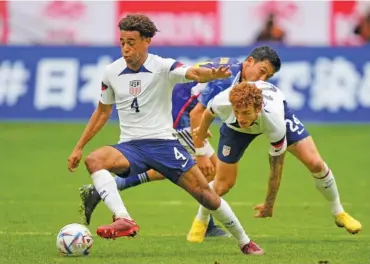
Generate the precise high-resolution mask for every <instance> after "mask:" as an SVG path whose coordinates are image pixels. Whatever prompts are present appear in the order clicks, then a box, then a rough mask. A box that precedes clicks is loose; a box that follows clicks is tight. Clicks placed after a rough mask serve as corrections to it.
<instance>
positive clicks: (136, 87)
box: [129, 80, 141, 96]
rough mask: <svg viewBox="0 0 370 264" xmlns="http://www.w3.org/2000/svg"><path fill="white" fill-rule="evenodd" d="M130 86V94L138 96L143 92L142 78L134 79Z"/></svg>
mask: <svg viewBox="0 0 370 264" xmlns="http://www.w3.org/2000/svg"><path fill="white" fill-rule="evenodd" d="M129 87H130V90H129V91H130V94H132V95H133V96H137V95H139V94H140V92H141V81H140V80H133V81H130V82H129Z"/></svg>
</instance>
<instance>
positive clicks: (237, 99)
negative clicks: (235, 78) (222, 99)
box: [229, 82, 263, 109]
mask: <svg viewBox="0 0 370 264" xmlns="http://www.w3.org/2000/svg"><path fill="white" fill-rule="evenodd" d="M229 101H230V103H231V105H232V106H233V107H236V108H244V107H248V106H250V105H251V104H253V105H254V108H255V109H258V108H261V107H262V102H263V96H262V90H261V89H258V88H257V86H256V85H255V84H254V83H250V82H241V83H239V84H236V85H234V86H233V88H232V89H231V91H230V94H229Z"/></svg>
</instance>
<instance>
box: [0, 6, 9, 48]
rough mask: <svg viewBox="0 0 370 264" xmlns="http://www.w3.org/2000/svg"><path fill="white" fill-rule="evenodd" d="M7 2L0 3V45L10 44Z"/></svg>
mask: <svg viewBox="0 0 370 264" xmlns="http://www.w3.org/2000/svg"><path fill="white" fill-rule="evenodd" d="M8 19H9V18H8V6H7V1H1V2H0V43H1V44H6V43H7V42H8V34H9V21H8Z"/></svg>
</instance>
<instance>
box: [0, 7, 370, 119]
mask: <svg viewBox="0 0 370 264" xmlns="http://www.w3.org/2000/svg"><path fill="white" fill-rule="evenodd" d="M132 12H140V13H145V14H147V15H149V16H150V17H151V18H152V19H153V20H154V22H155V23H156V24H157V27H158V28H159V29H160V30H161V32H159V33H158V35H157V36H156V37H155V38H154V39H153V44H154V45H153V47H152V48H151V52H153V53H157V54H160V55H161V56H164V57H174V58H177V59H179V60H180V61H182V62H183V63H189V64H192V63H194V62H197V61H198V62H199V61H202V60H205V59H208V58H211V57H216V56H225V57H226V56H232V57H238V58H240V59H244V58H245V57H246V56H247V55H248V53H249V52H250V51H251V49H252V48H253V47H255V46H257V45H259V44H262V43H263V44H265V43H267V44H269V45H272V46H274V47H275V48H276V49H277V51H278V52H279V54H280V56H281V58H282V61H283V66H282V69H281V72H280V73H278V74H277V75H276V76H275V77H274V79H273V82H274V83H276V84H277V85H278V87H280V88H281V89H282V90H283V91H284V93H285V94H286V96H287V98H288V101H289V103H290V105H291V107H292V108H293V109H294V110H296V111H297V112H298V114H299V116H300V117H301V119H302V120H303V121H312V122H370V46H369V45H368V43H369V41H370V3H369V2H368V1H341V2H338V1H330V0H328V1H312V2H311V1H286V2H283V1H279V2H277V1H221V0H219V1H206V2H202V1H191V2H184V1H165V2H160V1H148V2H143V1H136V2H127V1H121V2H119V1H2V2H0V41H1V44H2V45H1V47H0V119H1V120H8V119H11V120H14V119H16V120H17V119H20V120H28V119H32V120H35V119H36V120H39V119H40V120H54V121H57V120H60V119H68V120H71V119H77V120H81V119H87V118H88V117H89V115H90V113H91V111H92V110H93V108H94V107H95V105H96V103H97V101H98V98H99V96H100V92H99V86H100V79H101V74H102V69H104V66H105V65H107V64H108V63H110V62H112V61H114V60H115V59H117V58H118V57H119V56H120V50H119V48H118V40H119V38H118V28H117V23H118V21H119V19H120V18H122V17H123V16H124V15H126V14H127V13H132Z"/></svg>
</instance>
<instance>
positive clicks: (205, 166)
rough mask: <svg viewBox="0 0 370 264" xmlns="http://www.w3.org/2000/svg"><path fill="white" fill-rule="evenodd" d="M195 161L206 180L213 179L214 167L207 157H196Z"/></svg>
mask: <svg viewBox="0 0 370 264" xmlns="http://www.w3.org/2000/svg"><path fill="white" fill-rule="evenodd" d="M195 159H196V161H197V165H198V167H199V169H200V170H201V171H202V173H203V174H204V176H206V178H207V179H210V178H213V176H214V175H215V167H214V166H213V164H212V162H211V160H210V159H209V158H208V157H207V156H196V158H195Z"/></svg>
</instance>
